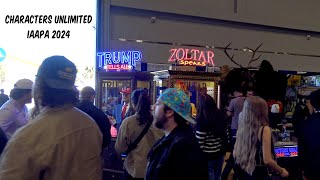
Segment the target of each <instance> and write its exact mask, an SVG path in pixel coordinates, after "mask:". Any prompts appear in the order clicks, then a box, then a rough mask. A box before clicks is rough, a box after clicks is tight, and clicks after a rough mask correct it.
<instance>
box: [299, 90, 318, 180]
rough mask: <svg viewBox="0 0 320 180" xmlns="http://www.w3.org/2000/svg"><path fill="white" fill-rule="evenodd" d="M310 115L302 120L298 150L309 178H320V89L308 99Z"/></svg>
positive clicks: (306, 175) (312, 179) (310, 179)
mask: <svg viewBox="0 0 320 180" xmlns="http://www.w3.org/2000/svg"><path fill="white" fill-rule="evenodd" d="M307 107H308V109H309V112H310V114H311V115H310V116H309V117H308V118H307V119H306V120H303V121H301V123H300V124H299V126H301V127H300V130H299V134H298V150H299V156H298V158H299V160H300V163H299V165H301V169H302V171H303V173H304V176H305V177H306V179H308V180H316V179H317V180H318V179H319V162H320V156H319V155H318V153H319V152H320V141H319V139H320V133H319V132H320V90H316V91H314V92H312V93H311V94H310V96H309V100H307Z"/></svg>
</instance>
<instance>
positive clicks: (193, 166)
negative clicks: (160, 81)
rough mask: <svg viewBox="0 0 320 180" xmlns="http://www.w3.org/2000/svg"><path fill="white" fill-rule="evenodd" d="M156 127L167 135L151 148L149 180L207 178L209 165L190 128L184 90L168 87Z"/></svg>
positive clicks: (159, 104)
mask: <svg viewBox="0 0 320 180" xmlns="http://www.w3.org/2000/svg"><path fill="white" fill-rule="evenodd" d="M153 109H154V118H155V121H154V125H155V126H156V127H157V128H159V129H162V130H163V131H164V133H165V136H164V137H163V138H162V139H160V140H159V141H157V142H156V143H155V145H154V146H153V148H152V149H151V151H150V153H149V155H148V159H149V165H148V168H147V173H146V180H184V179H197V180H207V179H208V163H207V161H206V159H205V157H204V154H203V152H202V150H201V149H200V146H199V144H198V143H197V140H196V138H195V135H194V133H193V131H192V129H191V127H190V126H189V125H188V124H187V121H188V122H189V123H193V124H194V123H195V121H194V119H192V117H191V115H190V112H191V105H190V100H189V97H188V95H187V94H185V93H184V92H183V91H181V90H178V89H175V88H169V89H167V90H166V91H165V92H163V93H162V94H161V95H160V97H159V98H158V99H157V102H156V104H155V105H154V107H153Z"/></svg>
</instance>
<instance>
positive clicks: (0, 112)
mask: <svg viewBox="0 0 320 180" xmlns="http://www.w3.org/2000/svg"><path fill="white" fill-rule="evenodd" d="M32 85H33V82H32V81H31V80H29V79H20V80H18V81H17V82H16V83H15V84H14V87H13V89H12V90H11V92H10V99H9V101H7V102H6V103H5V104H3V105H2V106H1V108H0V127H1V128H2V130H3V131H4V132H5V134H6V136H7V138H8V139H9V138H10V137H11V136H12V135H13V133H14V132H16V130H17V129H19V128H20V127H22V126H24V125H26V124H27V122H28V120H27V117H28V108H27V106H26V104H28V103H31V100H32V93H31V91H32Z"/></svg>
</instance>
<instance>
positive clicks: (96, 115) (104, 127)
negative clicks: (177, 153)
mask: <svg viewBox="0 0 320 180" xmlns="http://www.w3.org/2000/svg"><path fill="white" fill-rule="evenodd" d="M77 108H79V109H80V110H81V111H83V112H85V113H87V114H88V115H89V116H90V117H91V118H92V119H94V120H95V122H96V123H97V125H98V127H99V129H100V131H101V133H102V135H103V142H102V148H105V147H107V146H108V145H109V143H110V141H111V134H110V127H111V125H110V122H109V120H108V117H107V116H106V115H105V114H104V113H103V111H101V110H100V109H98V108H97V107H96V106H94V105H93V103H92V102H91V101H87V100H83V101H81V102H80V103H79V105H78V106H77Z"/></svg>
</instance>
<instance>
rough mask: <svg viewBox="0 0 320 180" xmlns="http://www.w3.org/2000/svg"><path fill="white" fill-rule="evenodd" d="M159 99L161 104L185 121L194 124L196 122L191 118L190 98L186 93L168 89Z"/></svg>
mask: <svg viewBox="0 0 320 180" xmlns="http://www.w3.org/2000/svg"><path fill="white" fill-rule="evenodd" d="M159 98H160V100H161V101H162V102H163V104H165V105H166V106H168V107H169V108H170V109H172V110H173V111H174V112H176V113H178V114H179V115H180V116H181V117H183V118H184V119H185V120H187V121H189V122H190V123H192V124H196V121H195V120H194V119H193V118H192V117H191V104H190V98H189V96H188V95H187V94H186V93H184V92H183V91H181V90H178V89H176V88H169V89H166V90H165V91H164V92H163V93H162V94H161V95H160V97H159Z"/></svg>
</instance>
